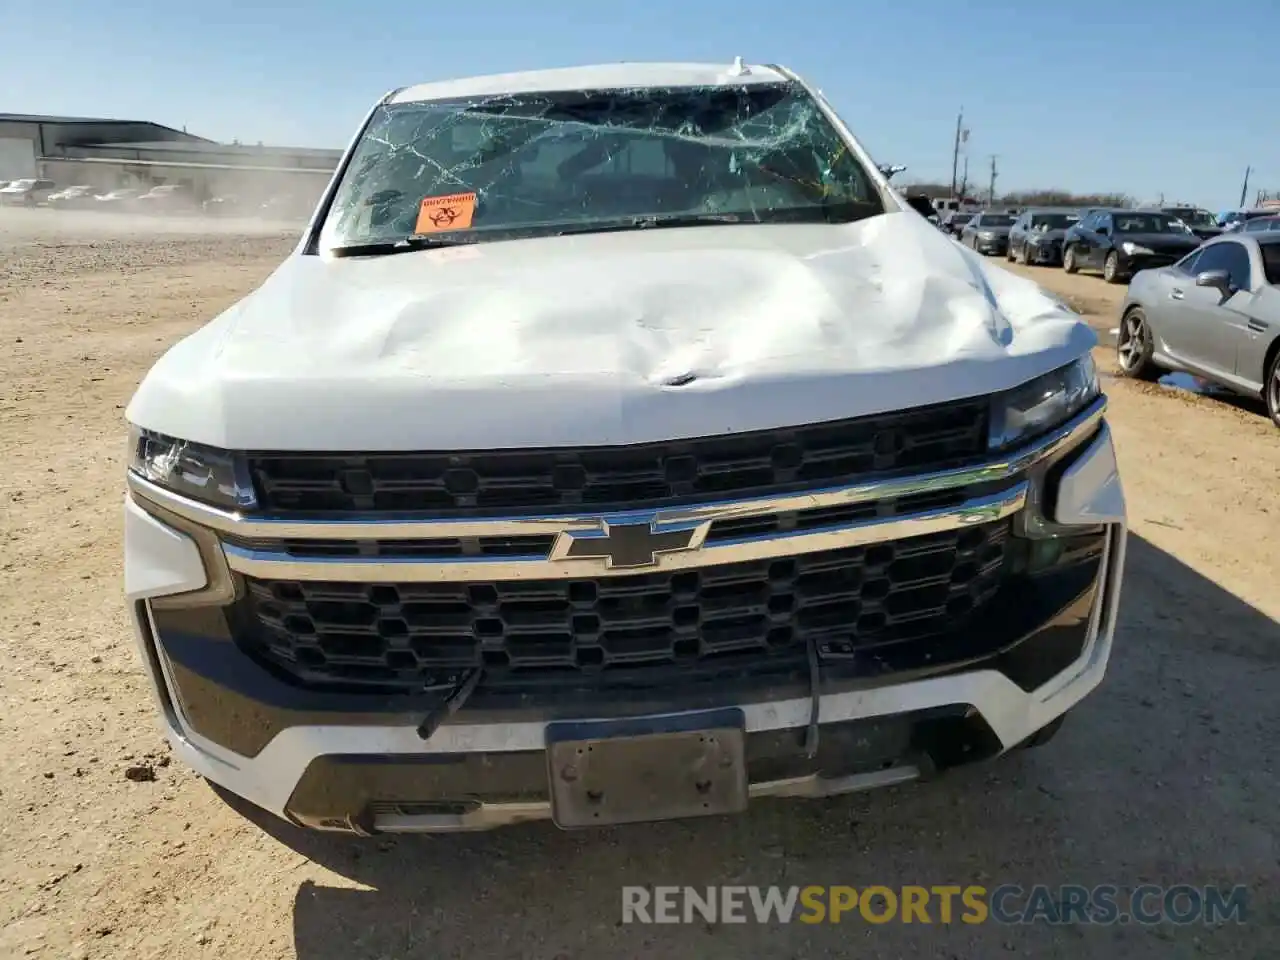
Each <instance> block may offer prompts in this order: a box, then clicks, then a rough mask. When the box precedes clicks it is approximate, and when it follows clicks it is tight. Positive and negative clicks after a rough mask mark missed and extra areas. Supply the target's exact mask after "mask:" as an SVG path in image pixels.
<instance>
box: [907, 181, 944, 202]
mask: <svg viewBox="0 0 1280 960" xmlns="http://www.w3.org/2000/svg"><path fill="white" fill-rule="evenodd" d="M899 189H900V190H901V191H902V192H903V193H924V194H928V196H929V199H930V200H945V199H946V198H947V197H949V196H951V184H949V183H905V184H903V185H902V186H901V187H900V188H899Z"/></svg>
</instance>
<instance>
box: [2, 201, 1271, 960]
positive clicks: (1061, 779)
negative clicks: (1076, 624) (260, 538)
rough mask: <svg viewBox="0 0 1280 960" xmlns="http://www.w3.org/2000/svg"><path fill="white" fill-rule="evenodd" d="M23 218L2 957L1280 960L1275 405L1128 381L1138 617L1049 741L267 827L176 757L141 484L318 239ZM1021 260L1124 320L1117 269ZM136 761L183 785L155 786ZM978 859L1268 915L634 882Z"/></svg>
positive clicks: (17, 275) (992, 870) (838, 879)
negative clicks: (774, 901) (218, 332)
mask: <svg viewBox="0 0 1280 960" xmlns="http://www.w3.org/2000/svg"><path fill="white" fill-rule="evenodd" d="M0 214H3V212H2V211H0ZM35 215H36V216H39V215H43V212H42V211H37V212H36V214H35ZM22 217H23V219H13V218H12V217H7V216H6V219H0V438H2V439H3V452H4V455H5V462H6V469H5V470H4V471H3V472H0V638H2V639H0V857H2V858H3V866H4V870H3V871H0V956H4V957H9V956H14V957H21V956H33V957H39V958H50V960H53V958H58V960H63V958H89V957H93V958H97V957H129V958H148V957H157V958H159V957H164V958H186V957H212V956H228V957H253V958H262V960H271V958H277V957H281V958H292V957H297V958H300V960H354V958H365V957H388V958H390V957H396V958H400V957H410V956H423V957H428V956H430V957H485V958H489V957H493V958H505V957H511V958H516V957H538V958H546V960H552V958H557V960H559V958H570V957H573V958H577V957H583V958H588V957H590V958H596V957H615V956H616V957H653V958H658V957H662V958H666V957H672V956H675V957H699V958H705V960H719V958H723V960H730V958H733V960H737V958H740V957H746V956H750V957H753V958H759V960H763V958H775V957H776V958H799V957H826V956H830V957H851V956H857V957H863V958H891V957H892V958H899V957H905V956H917V957H921V958H941V960H988V958H992V957H1002V956H1033V957H1055V958H1072V960H1075V958H1079V957H1084V956H1089V957H1099V958H1101V957H1116V958H1125V960H1141V958H1148V957H1150V958H1160V960H1168V958H1189V957H1197V958H1199V957H1224V958H1225V957H1230V958H1233V960H1263V958H1272V960H1274V958H1275V957H1277V956H1280V843H1278V841H1277V833H1278V828H1280V807H1277V804H1276V799H1275V798H1276V796H1277V795H1278V794H1280V776H1278V771H1277V754H1278V751H1277V749H1276V746H1275V734H1276V730H1277V719H1278V718H1280V710H1277V706H1276V703H1277V691H1280V671H1278V670H1277V665H1278V664H1280V626H1278V625H1277V618H1280V591H1277V589H1276V578H1275V568H1276V561H1277V558H1280V435H1278V434H1277V432H1276V431H1275V430H1274V428H1272V427H1271V426H1270V425H1269V424H1268V423H1267V421H1266V420H1265V418H1264V417H1263V416H1262V415H1261V413H1260V411H1259V409H1258V407H1257V405H1250V404H1248V403H1237V402H1227V401H1222V400H1218V399H1214V398H1207V397H1198V396H1193V395H1190V394H1184V393H1180V392H1177V391H1172V390H1169V389H1166V388H1163V387H1159V386H1141V387H1139V386H1135V385H1132V384H1128V383H1124V382H1114V381H1111V382H1108V384H1107V388H1108V391H1109V393H1110V395H1111V400H1112V412H1111V423H1112V426H1113V429H1114V431H1115V434H1116V437H1117V440H1118V444H1119V449H1120V457H1121V460H1122V462H1123V468H1124V470H1125V482H1126V487H1127V493H1128V497H1129V502H1130V509H1131V513H1132V519H1133V531H1134V536H1133V539H1132V546H1131V555H1130V561H1129V567H1128V580H1127V586H1126V592H1125V597H1124V600H1123V604H1122V606H1123V611H1122V618H1121V625H1120V630H1119V634H1118V637H1117V644H1116V651H1115V657H1114V659H1113V661H1112V671H1111V673H1110V675H1109V678H1108V680H1107V682H1106V684H1105V685H1104V686H1103V688H1102V689H1101V690H1100V691H1099V692H1098V693H1097V694H1096V695H1095V696H1094V697H1092V698H1091V699H1089V700H1088V701H1086V702H1085V703H1084V704H1083V705H1082V706H1081V708H1080V709H1079V710H1078V711H1076V712H1075V714H1073V716H1072V717H1071V718H1070V721H1069V722H1068V724H1067V726H1066V727H1065V728H1064V730H1063V732H1062V734H1061V735H1060V736H1059V738H1058V739H1057V740H1056V741H1055V742H1054V743H1053V744H1051V745H1049V746H1048V747H1046V748H1044V749H1043V750H1040V751H1034V752H1031V753H1026V754H1022V755H1018V756H1015V757H1009V758H1005V759H1003V760H1001V761H998V762H996V763H993V764H990V765H985V766H981V767H975V768H971V769H968V770H965V771H963V772H961V773H959V774H958V775H955V776H952V777H950V778H947V779H945V780H943V781H941V782H938V783H933V784H927V785H917V786H912V787H908V788H901V789H894V790H890V791H885V792H880V793H874V794H866V795H860V796H854V797H849V798H843V799H839V800H835V801H826V802H801V803H789V804H788V803H781V802H775V803H759V804H756V805H755V806H754V807H753V809H752V811H751V812H750V813H749V814H748V815H746V816H743V817H738V818H732V819H725V820H708V821H701V822H693V823H682V824H664V825H657V826H640V827H634V828H629V829H619V830H613V831H608V832H604V833H599V834H591V835H581V834H565V833H561V832H558V831H557V830H555V829H554V828H553V827H550V826H546V825H535V826H529V827H522V828H515V829H511V830H507V831H502V832H498V833H491V834H482V835H471V836H460V837H437V838H401V839H382V840H375V841H371V842H356V841H349V840H336V841H335V840H333V839H329V838H323V837H310V836H303V835H300V834H298V833H296V832H293V831H290V830H288V829H284V828H280V829H276V830H274V831H272V833H267V832H264V831H263V830H261V829H259V828H258V827H256V826H254V825H253V824H251V823H249V822H247V821H246V820H244V819H242V818H240V817H239V816H237V815H236V814H235V813H234V812H232V811H231V810H230V809H229V808H227V807H226V806H225V805H223V804H222V803H221V802H220V801H219V800H218V799H217V798H216V797H215V796H214V794H213V793H212V792H211V791H210V790H209V789H208V788H207V787H206V786H205V785H204V783H203V782H201V781H199V780H197V779H196V778H195V777H194V776H192V775H191V774H190V773H188V772H187V771H186V770H184V769H182V768H180V767H179V766H177V765H176V764H175V765H170V764H168V763H167V757H166V753H167V751H166V747H165V746H164V744H163V741H162V739H161V737H160V735H159V733H158V731H157V728H156V726H155V724H154V721H153V713H152V703H151V700H150V697H149V695H148V693H147V691H146V688H145V687H144V685H143V681H142V677H141V673H140V670H139V669H138V666H137V664H136V662H135V652H134V649H133V644H132V639H131V638H130V637H129V636H128V634H127V632H126V628H125V621H124V616H123V611H122V601H121V596H120V591H121V582H120V563H119V555H120V523H119V516H118V508H119V502H120V497H121V491H122V483H121V471H122V469H123V465H122V454H123V429H124V425H123V421H122V411H123V406H124V404H125V403H126V401H127V399H128V397H129V395H130V394H131V392H132V390H133V388H134V386H135V385H136V383H137V381H138V379H139V378H140V377H141V375H142V374H143V373H144V371H145V370H146V368H147V367H148V366H149V364H150V363H151V362H152V361H153V360H154V358H155V357H156V356H157V355H158V354H159V353H160V352H161V351H162V350H163V349H164V348H165V347H166V345H168V344H169V343H171V342H173V341H174V340H175V339H176V338H178V337H180V336H181V335H183V334H184V333H186V332H188V331H190V330H192V329H193V328H194V327H196V326H197V325H198V324H199V323H201V322H202V321H203V320H205V319H207V318H209V317H210V316H212V315H213V314H215V313H216V312H217V311H219V310H220V309H221V308H222V307H224V306H225V305H227V304H230V303H231V302H232V301H234V300H235V299H236V298H237V297H239V296H240V295H242V294H243V293H244V292H245V291H247V290H248V289H250V288H251V287H253V286H254V285H255V284H256V283H257V282H259V281H260V280H261V279H262V278H263V277H264V276H265V275H266V273H267V272H268V271H269V270H270V269H271V267H272V266H273V265H274V264H275V263H276V262H278V260H279V259H280V258H281V257H282V255H283V254H284V253H285V252H286V251H287V250H288V248H289V246H290V243H291V240H290V237H289V236H288V235H286V234H278V233H273V232H272V230H271V229H270V228H269V227H264V226H261V225H258V226H256V227H255V229H256V231H257V232H258V234H259V235H256V236H250V235H245V234H242V233H237V232H234V231H232V230H231V229H230V228H226V229H223V228H221V227H220V228H219V232H218V233H217V234H216V235H214V234H210V233H208V232H204V233H201V232H199V231H200V228H199V227H196V226H192V225H182V224H170V225H168V227H169V229H168V232H167V233H166V234H165V235H164V236H156V235H155V234H154V233H150V232H148V231H146V230H144V229H142V228H137V229H134V227H133V226H130V225H121V226H118V227H117V226H113V225H110V224H106V223H105V222H98V223H96V224H95V225H94V232H93V234H92V235H89V236H86V235H85V234H84V232H83V228H82V227H77V226H75V225H74V224H68V223H65V222H61V221H60V222H59V224H58V225H56V226H49V224H51V223H52V221H47V220H46V221H35V220H32V219H30V217H29V216H28V215H27V214H25V213H24V214H22ZM1019 269H1022V270H1027V272H1029V273H1031V274H1032V275H1034V276H1035V277H1036V278H1037V279H1039V280H1040V281H1041V282H1043V283H1045V284H1046V285H1047V286H1050V287H1051V288H1052V289H1054V290H1056V291H1058V292H1059V293H1061V294H1064V295H1066V296H1068V297H1070V298H1072V299H1073V301H1074V302H1075V303H1077V304H1078V305H1079V306H1080V307H1081V308H1082V309H1085V310H1086V311H1088V312H1090V314H1091V319H1092V320H1093V322H1094V323H1095V324H1096V325H1097V326H1099V327H1101V328H1102V329H1103V330H1106V329H1109V328H1110V327H1111V326H1114V319H1115V314H1114V306H1115V303H1116V301H1117V297H1118V288H1112V287H1107V286H1106V285H1105V284H1104V283H1102V281H1101V280H1100V279H1097V278H1093V277H1066V276H1065V275H1064V274H1062V272H1061V271H1060V270H1047V269H1029V270H1028V268H1019ZM1099 356H1100V357H1101V358H1103V359H1104V360H1106V361H1107V362H1108V363H1109V359H1110V352H1109V351H1106V350H1099ZM138 764H148V765H150V767H151V768H152V769H154V771H155V774H156V778H155V780H154V781H152V782H134V781H132V780H130V779H127V778H126V776H125V771H126V769H127V768H129V767H130V766H133V765H138ZM974 882H977V883H984V884H987V885H989V886H994V885H996V884H999V883H1021V884H1024V885H1029V884H1031V883H1048V884H1058V883H1086V884H1092V883H1116V884H1119V885H1122V886H1131V885H1134V884H1138V883H1143V882H1149V883H1165V884H1172V883H1190V884H1195V885H1204V884H1211V883H1223V884H1235V883H1241V884H1247V885H1249V886H1250V887H1251V889H1252V893H1251V900H1250V913H1249V917H1248V923H1247V924H1246V925H1244V926H1235V925H1230V926H1222V927H1216V928H1208V927H1203V926H1201V927H1193V928H1179V927H1173V926H1161V927H1155V928H1139V927H1133V926H1116V927H1109V928H1102V927H1095V928H1082V927H1071V928H1062V929H1052V928H1048V927H1043V926H1036V927H1019V928H1008V927H1004V928H1002V927H999V926H996V925H993V924H992V925H985V926H980V927H970V926H963V925H956V926H950V927H947V926H942V925H934V926H922V925H919V924H916V925H910V926H903V925H889V926H870V925H867V924H865V923H863V922H862V921H860V920H853V921H846V922H845V923H844V924H842V925H841V926H839V927H832V926H823V927H808V926H800V925H797V926H792V927H784V926H775V927H760V926H756V925H754V924H752V925H746V926H713V927H708V926H702V925H696V926H667V927H643V928H642V927H629V926H627V927H624V926H621V925H620V924H619V922H618V921H619V916H620V912H619V904H620V892H619V888H620V887H621V886H622V885H624V884H646V883H649V884H690V885H695V886H704V885H707V884H719V883H745V884H774V883H778V884H785V885H790V884H808V883H816V884H830V883H848V884H853V885H858V886H863V885H867V884H872V883H876V884H886V885H889V886H895V885H900V884H925V885H931V884H944V883H957V884H965V883H974Z"/></svg>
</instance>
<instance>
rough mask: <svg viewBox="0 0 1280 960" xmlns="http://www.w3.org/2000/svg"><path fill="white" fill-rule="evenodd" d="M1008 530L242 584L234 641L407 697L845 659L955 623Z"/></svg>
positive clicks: (995, 573)
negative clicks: (475, 671) (507, 568)
mask: <svg viewBox="0 0 1280 960" xmlns="http://www.w3.org/2000/svg"><path fill="white" fill-rule="evenodd" d="M1007 535H1008V521H1007V520H1001V521H993V522H990V523H986V524H979V525H975V526H972V527H968V528H965V529H963V530H956V531H949V532H946V533H938V534H929V535H926V536H922V537H912V538H908V539H904V540H898V541H892V542H888V543H879V544H875V545H873V546H869V547H865V548H861V547H855V548H846V549H842V550H831V551H822V552H817V553H809V554H802V555H799V556H795V557H789V558H786V559H778V560H763V561H749V562H743V563H730V564H723V565H720V566H714V567H705V568H701V569H699V570H688V571H679V572H672V573H645V574H636V575H633V576H617V577H604V578H600V579H597V580H540V581H500V582H493V583H424V584H404V583H401V584H397V583H380V584H354V583H321V582H308V581H289V580H272V581H262V580H253V579H249V580H247V581H246V585H247V588H248V589H247V592H246V599H245V600H244V604H245V612H246V613H247V615H248V616H247V619H248V621H249V625H250V627H251V629H249V630H248V631H245V632H244V633H243V634H242V636H245V637H246V640H245V642H246V643H248V644H249V645H250V646H251V650H252V652H253V653H254V654H255V655H256V656H258V657H259V658H260V659H263V660H265V661H267V662H268V663H270V664H271V665H273V666H275V667H277V668H281V669H283V670H284V671H286V672H287V673H289V674H292V675H293V676H295V677H296V678H298V679H299V680H301V681H302V682H303V683H305V684H317V685H326V684H335V683H337V684H344V685H350V684H374V685H378V686H394V687H396V688H413V687H416V686H418V685H421V684H423V683H428V682H435V681H436V679H437V678H438V677H439V676H440V675H442V674H446V673H448V672H451V671H456V670H458V669H460V668H466V667H477V666H483V667H484V668H485V670H486V675H487V676H491V677H500V676H501V675H503V674H507V675H510V674H512V673H525V674H529V673H539V672H543V671H553V670H559V671H566V670H567V671H571V672H573V673H575V674H576V675H580V674H581V673H582V672H584V671H609V670H611V669H612V670H617V669H630V670H634V669H636V668H658V667H662V666H667V667H670V666H673V665H674V666H676V667H681V666H682V665H696V664H704V665H705V664H706V663H708V662H713V661H726V662H733V663H735V664H744V665H747V666H750V665H751V664H756V665H759V664H762V663H766V662H768V661H770V660H771V659H778V658H789V657H794V656H795V655H796V654H797V652H802V651H803V650H804V648H805V646H806V644H807V642H808V641H809V640H810V639H812V640H815V641H817V642H818V644H819V646H820V647H824V646H825V647H830V648H834V649H839V650H841V651H844V652H847V651H851V650H867V649H870V648H874V647H878V646H882V645H887V644H893V643H898V642H904V641H909V640H917V639H919V638H921V637H925V636H930V635H932V634H936V633H940V632H943V631H944V630H947V629H950V628H952V627H954V626H955V625H956V621H957V618H960V617H963V616H965V615H966V614H969V613H971V612H972V611H973V610H975V609H976V608H977V607H978V606H979V605H980V604H982V603H983V602H984V601H985V600H986V599H988V598H989V597H990V596H991V595H992V594H993V593H994V592H995V590H996V589H997V588H998V586H999V583H1000V578H1001V573H1002V569H1003V564H1004V557H1005V548H1006V543H1007V540H1008V536H1007Z"/></svg>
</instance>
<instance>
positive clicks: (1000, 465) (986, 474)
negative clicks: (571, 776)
mask: <svg viewBox="0 0 1280 960" xmlns="http://www.w3.org/2000/svg"><path fill="white" fill-rule="evenodd" d="M1106 406H1107V399H1106V397H1105V396H1100V397H1098V399H1097V400H1095V401H1094V402H1093V403H1092V404H1091V405H1090V406H1089V407H1088V408H1086V409H1085V410H1083V411H1082V412H1081V413H1079V414H1078V415H1077V416H1076V417H1075V418H1074V419H1072V420H1070V421H1068V422H1067V423H1066V424H1064V425H1063V426H1061V427H1059V428H1058V429H1057V430H1055V431H1053V432H1052V433H1050V434H1048V435H1047V436H1045V437H1042V438H1041V439H1039V440H1037V441H1036V442H1035V443H1033V444H1031V445H1029V446H1026V447H1023V448H1022V449H1020V450H1016V451H1013V452H1011V453H1009V454H1006V455H1005V456H1003V457H1000V458H997V459H993V460H989V461H987V462H986V463H982V464H978V465H975V466H972V467H963V468H961V469H958V470H945V471H940V472H937V473H925V474H919V475H916V476H910V477H901V478H896V479H892V480H872V481H864V482H861V483H853V484H848V485H846V486H840V487H827V488H823V489H819V490H811V491H808V492H805V493H793V494H784V495H780V496H771V497H754V498H750V499H741V500H729V501H721V502H716V503H703V504H695V505H691V506H681V507H667V508H660V509H650V510H636V511H618V512H611V513H600V512H590V511H587V512H582V513H576V514H562V515H555V516H543V517H528V516H516V517H511V516H492V517H470V518H467V519H459V520H433V519H422V518H408V517H364V518H361V517H353V518H350V519H343V520H295V519H283V518H279V517H250V516H245V515H243V514H241V513H239V512H236V511H228V510H223V509H220V508H218V507H211V506H208V505H207V504H203V503H200V502H198V501H195V500H191V499H188V498H187V497H183V496H180V495H178V494H175V493H172V492H170V491H168V490H166V489H164V488H163V487H160V486H157V485H156V484H154V483H151V482H149V481H147V480H144V479H142V478H141V477H138V476H136V475H135V474H132V473H130V474H129V475H128V482H129V488H130V490H131V491H132V492H133V495H134V496H136V497H140V498H142V499H144V500H148V501H151V502H152V503H155V504H157V505H159V506H161V507H164V508H165V509H167V510H170V511H172V512H173V513H176V514H178V515H179V516H181V517H185V518H186V519H188V520H191V521H194V522H195V523H198V524H200V525H202V526H205V527H209V528H211V529H213V530H217V531H219V532H220V533H225V534H231V535H233V536H236V537H243V538H245V539H300V540H414V539H423V540H429V539H435V538H443V537H512V536H535V535H539V534H542V535H547V534H558V533H563V532H566V531H567V532H570V533H573V532H580V533H589V532H592V531H598V530H600V529H601V525H602V523H604V522H608V523H611V524H614V525H625V524H628V523H631V524H635V523H651V524H652V525H653V527H654V529H659V528H661V527H664V526H674V527H683V526H693V525H697V524H699V523H702V522H705V521H713V522H714V521H716V520H731V519H740V518H744V517H759V516H767V515H768V514H772V513H788V512H793V511H804V510H817V509H822V508H826V507H839V506H847V505H850V504H855V503H866V502H868V501H872V500H883V499H887V498H896V497H902V496H907V495H910V494H919V493H931V492H934V491H940V490H951V489H954V488H956V487H967V486H970V485H973V484H978V483H989V482H993V481H999V480H1011V479H1013V478H1014V477H1017V476H1018V475H1019V474H1021V473H1023V472H1024V471H1025V470H1027V468H1029V467H1030V466H1031V465H1032V464H1034V463H1036V462H1037V461H1039V460H1042V459H1044V458H1046V457H1050V456H1052V455H1054V454H1055V453H1057V452H1058V451H1060V450H1063V449H1064V448H1067V447H1070V446H1073V445H1074V444H1075V443H1077V442H1078V441H1079V440H1081V439H1083V438H1084V437H1085V436H1087V435H1088V434H1090V433H1092V432H1093V430H1095V429H1096V428H1097V426H1098V424H1099V423H1100V422H1101V420H1102V415H1103V412H1104V411H1105V410H1106ZM415 562H421V561H415Z"/></svg>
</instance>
